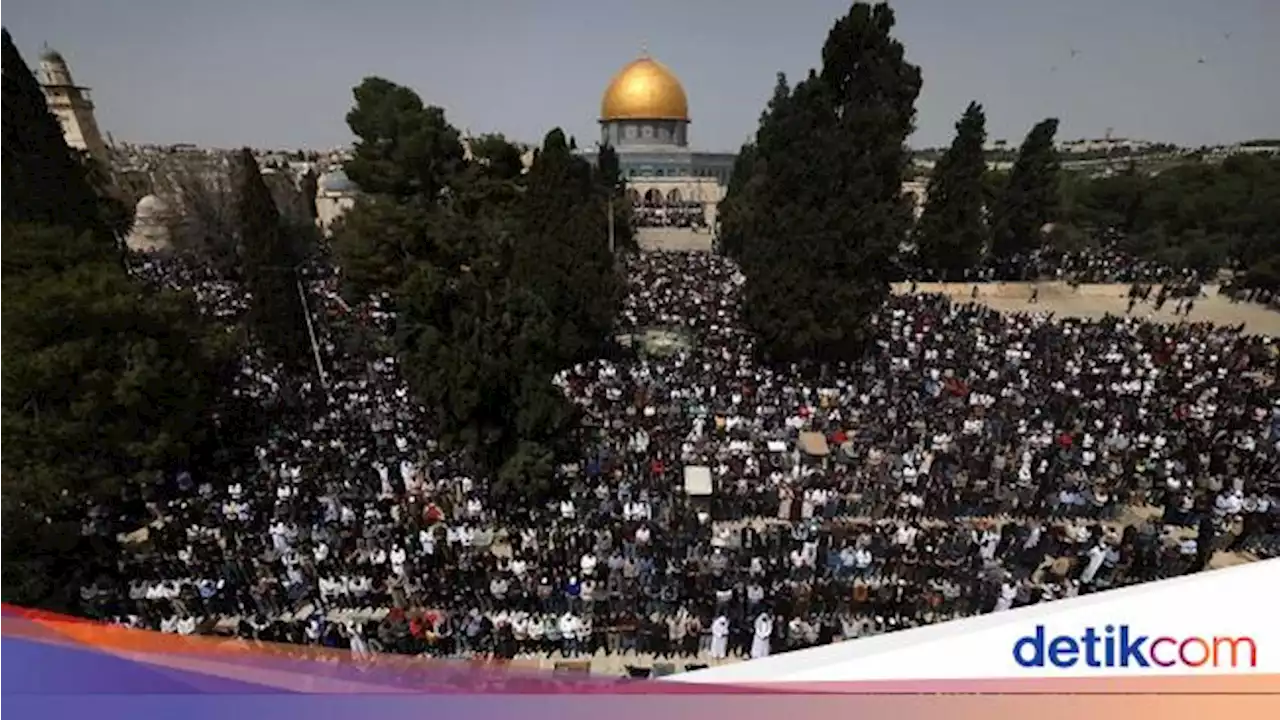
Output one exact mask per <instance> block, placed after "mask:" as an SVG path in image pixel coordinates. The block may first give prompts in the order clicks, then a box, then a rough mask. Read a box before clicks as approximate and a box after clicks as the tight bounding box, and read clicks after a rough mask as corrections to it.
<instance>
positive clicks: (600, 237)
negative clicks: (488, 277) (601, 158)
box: [512, 129, 622, 363]
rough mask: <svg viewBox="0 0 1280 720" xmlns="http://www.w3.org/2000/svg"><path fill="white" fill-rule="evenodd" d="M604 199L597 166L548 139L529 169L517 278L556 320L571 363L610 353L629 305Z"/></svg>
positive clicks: (562, 353) (562, 351)
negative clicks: (616, 322) (621, 306)
mask: <svg viewBox="0 0 1280 720" xmlns="http://www.w3.org/2000/svg"><path fill="white" fill-rule="evenodd" d="M602 195H603V193H602V192H600V191H599V190H598V186H597V184H596V183H595V179H594V178H593V176H592V170H591V166H590V165H589V164H588V163H587V162H586V161H585V160H583V159H582V158H580V157H578V156H577V155H574V154H573V153H572V152H571V151H570V148H569V145H568V144H567V143H566V142H565V137H564V133H563V132H561V131H560V130H559V129H555V130H552V131H551V132H550V133H548V134H547V137H546V140H545V142H544V143H543V146H542V150H541V151H540V152H539V153H538V156H537V158H536V159H535V160H534V162H533V167H532V168H531V169H530V170H529V178H528V187H527V188H526V190H525V194H524V201H523V208H522V211H521V225H520V227H521V231H520V238H519V241H518V242H517V243H516V245H515V249H514V257H513V263H512V272H513V276H514V278H515V279H516V281H517V282H519V283H520V284H521V285H522V286H523V287H525V288H527V289H529V290H530V291H531V292H533V293H534V294H535V295H537V296H538V297H540V298H541V299H542V301H543V302H544V303H545V304H546V307H547V309H548V310H549V311H550V313H551V315H552V317H553V318H554V324H553V331H552V332H553V335H554V336H555V337H556V338H557V342H556V350H557V356H558V358H559V359H560V361H561V362H563V363H569V362H573V361H577V360H580V359H583V358H584V357H588V356H590V355H591V354H594V353H595V352H597V351H599V350H600V349H601V348H602V347H603V346H604V344H605V342H607V340H608V338H609V335H610V330H611V328H612V324H613V316H614V314H615V313H616V312H617V305H618V303H619V302H620V301H621V299H622V284H621V281H620V279H619V277H618V275H617V273H616V272H615V270H614V265H613V260H614V259H613V256H612V254H610V252H609V246H608V215H607V208H606V202H605V198H604V197H602Z"/></svg>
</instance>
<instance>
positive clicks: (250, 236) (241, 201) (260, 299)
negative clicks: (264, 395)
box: [235, 148, 310, 366]
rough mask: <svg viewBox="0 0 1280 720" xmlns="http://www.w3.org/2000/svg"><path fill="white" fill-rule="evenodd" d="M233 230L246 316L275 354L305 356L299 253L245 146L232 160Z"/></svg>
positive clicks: (296, 359)
mask: <svg viewBox="0 0 1280 720" xmlns="http://www.w3.org/2000/svg"><path fill="white" fill-rule="evenodd" d="M235 193H236V200H235V203H236V220H237V230H238V232H237V234H238V236H239V237H238V239H239V243H240V255H241V257H242V258H243V262H244V276H245V281H246V284H247V285H248V288H249V292H250V294H251V296H252V297H251V300H250V303H251V304H250V309H249V318H250V322H251V323H252V325H253V327H254V329H255V331H256V333H257V335H258V336H259V337H260V338H261V339H262V341H263V342H264V344H265V345H266V346H267V347H268V348H269V349H270V350H271V351H272V353H273V354H274V355H275V357H276V358H277V359H279V360H280V361H281V362H284V363H286V364H289V365H294V366H300V365H302V364H303V363H305V362H306V358H307V349H308V347H309V342H310V341H309V339H308V337H307V328H306V322H307V321H306V315H305V312H306V310H305V309H304V308H303V306H302V298H301V297H300V295H299V292H298V282H299V274H298V273H299V269H300V268H299V265H300V264H301V260H302V258H301V256H300V254H299V253H298V252H297V248H296V247H295V246H294V243H293V242H292V238H291V237H290V235H289V234H288V233H286V232H284V228H283V225H282V223H281V219H280V213H279V212H278V211H277V210H276V204H275V201H274V200H273V199H272V197H271V190H270V188H268V187H267V184H266V182H265V181H264V180H263V179H262V173H261V171H260V169H259V168H258V161H257V160H256V159H255V158H254V157H253V152H252V151H250V150H249V149H248V148H245V149H243V150H241V151H240V154H239V156H238V157H237V158H236V165H235Z"/></svg>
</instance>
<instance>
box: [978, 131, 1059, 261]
mask: <svg viewBox="0 0 1280 720" xmlns="http://www.w3.org/2000/svg"><path fill="white" fill-rule="evenodd" d="M1057 132H1058V120H1057V119H1056V118H1048V119H1046V120H1042V121H1040V122H1039V123H1037V124H1036V126H1035V127H1033V128H1031V132H1030V133H1028V134H1027V137H1026V139H1025V140H1023V141H1022V147H1021V148H1019V149H1018V159H1017V161H1015V162H1014V164H1013V170H1012V171H1011V172H1010V173H1009V179H1008V181H1007V182H1006V183H1005V186H1004V189H1003V191H1002V192H1001V194H1000V197H999V200H998V202H997V203H996V209H995V212H994V213H993V223H992V227H991V246H992V252H993V253H994V254H995V255H996V256H998V257H1010V256H1012V255H1016V254H1018V253H1026V252H1030V251H1032V250H1036V249H1038V248H1039V247H1040V241H1041V228H1043V227H1044V225H1045V223H1047V222H1049V221H1051V220H1053V219H1054V217H1055V215H1056V213H1057V209H1058V202H1059V197H1058V182H1059V174H1060V166H1059V162H1058V152H1057V150H1056V149H1055V148H1054V146H1053V136H1054V134H1056V133H1057Z"/></svg>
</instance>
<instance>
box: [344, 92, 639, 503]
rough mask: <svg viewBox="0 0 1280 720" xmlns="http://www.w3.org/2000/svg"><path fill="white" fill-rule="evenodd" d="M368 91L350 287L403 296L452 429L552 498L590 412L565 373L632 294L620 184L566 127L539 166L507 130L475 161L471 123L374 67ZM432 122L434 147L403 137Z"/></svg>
mask: <svg viewBox="0 0 1280 720" xmlns="http://www.w3.org/2000/svg"><path fill="white" fill-rule="evenodd" d="M356 98H357V106H356V108H355V109H353V110H352V111H351V113H350V114H349V115H348V119H349V121H350V124H351V129H352V131H353V132H355V133H356V134H357V135H358V136H359V137H360V141H359V143H358V146H359V147H360V148H362V150H360V151H358V152H357V160H358V161H357V160H353V161H352V162H350V163H348V165H347V171H348V174H349V175H350V176H351V178H352V180H354V181H355V182H357V183H358V184H359V185H360V186H361V188H362V190H364V191H365V196H364V197H363V198H362V199H361V200H360V201H359V202H358V204H357V205H356V207H355V208H354V209H353V210H352V211H351V212H349V213H348V214H347V215H346V216H345V218H344V220H343V222H342V226H341V227H340V228H339V229H338V230H337V232H336V233H335V238H334V246H335V248H334V249H335V254H336V256H337V258H338V260H339V263H340V264H341V265H342V268H343V277H344V282H345V284H346V286H347V287H346V290H347V292H348V293H349V294H351V295H352V296H353V297H355V298H360V297H364V296H367V295H368V294H369V293H374V292H384V293H388V294H389V295H390V297H391V298H392V301H393V304H394V306H395V308H396V310H397V312H398V318H397V323H396V328H397V330H396V337H395V342H396V346H397V348H398V351H399V354H400V356H401V360H402V366H403V367H404V368H405V371H406V374H407V379H408V380H409V383H410V387H411V388H412V390H413V392H414V394H415V396H416V397H417V399H418V401H419V402H421V403H422V405H423V406H424V407H426V408H427V410H428V413H429V414H431V415H432V416H433V420H434V423H433V424H434V426H435V427H436V428H437V429H438V430H439V432H440V433H441V434H442V437H443V439H444V440H445V441H446V443H448V444H450V445H451V446H453V447H459V448H463V449H466V450H467V451H469V453H470V454H471V457H472V458H473V459H474V460H475V461H477V463H478V464H479V466H480V467H481V468H482V469H484V470H486V471H487V472H490V473H492V475H493V477H494V478H496V481H497V487H496V492H498V493H500V494H502V493H511V494H514V495H517V496H519V497H520V498H523V499H526V500H529V501H534V500H537V499H539V498H541V497H542V496H544V494H545V493H547V492H548V491H550V490H552V487H551V484H550V481H551V478H552V475H553V471H554V467H555V463H556V459H557V458H558V457H560V456H561V455H562V454H564V453H565V451H566V450H567V449H568V443H569V441H570V440H571V437H572V433H571V430H572V428H573V427H574V422H573V420H574V412H573V408H572V406H571V405H570V404H569V403H568V402H567V401H566V400H565V398H564V397H563V396H562V395H561V394H560V392H559V390H558V389H557V388H555V387H554V385H552V383H551V376H552V375H553V374H554V373H555V372H556V371H557V370H559V369H560V368H561V367H562V364H563V363H564V362H567V361H568V359H571V358H576V357H580V356H582V355H584V354H587V353H589V352H590V351H592V350H594V349H596V348H598V347H599V346H600V345H602V344H603V343H604V342H605V341H606V339H607V337H608V332H609V329H610V327H611V325H612V320H613V312H614V308H615V307H616V301H617V298H618V297H619V296H620V283H619V282H618V279H617V277H616V276H615V274H614V270H613V258H612V256H611V255H610V254H609V252H608V247H607V237H606V233H607V213H606V207H607V199H608V190H607V189H606V186H610V185H612V184H611V183H609V182H608V181H606V180H604V179H603V178H602V177H601V175H600V173H599V172H598V171H593V170H592V168H591V166H590V164H589V163H587V162H586V161H585V160H583V159H582V158H580V157H577V156H576V155H574V154H573V153H572V151H571V149H570V143H569V142H568V140H566V138H565V137H564V135H563V133H560V132H558V131H556V132H554V133H552V134H551V135H549V136H548V138H547V143H546V147H544V148H543V150H542V152H540V153H538V156H537V160H536V161H535V163H534V166H533V168H532V169H531V170H530V171H529V172H528V173H526V172H525V171H524V166H523V164H522V162H521V151H520V150H519V149H518V148H516V147H515V146H513V145H511V144H510V143H508V142H507V141H506V140H505V139H504V138H502V137H501V136H497V135H491V136H482V137H480V138H476V139H474V140H473V141H471V143H470V150H471V158H472V160H471V162H465V161H462V160H461V157H462V156H461V150H460V148H461V146H460V145H458V144H457V137H458V134H457V132H456V131H455V130H454V129H453V128H451V127H449V126H448V124H447V122H445V119H444V116H443V113H438V112H436V111H434V110H432V109H427V110H423V109H422V107H421V102H420V101H418V100H417V96H416V95H413V93H412V91H409V90H407V89H404V88H399V87H397V86H394V85H391V84H390V83H386V81H374V80H369V81H366V82H365V83H364V85H362V86H361V87H360V88H357V91H356ZM370 118H377V122H371V121H370V120H369V119H370ZM424 128H429V130H427V129H424ZM422 135H425V136H429V137H430V138H432V140H431V141H430V142H425V143H421V142H419V143H417V145H416V147H418V148H419V149H420V152H419V151H415V152H413V153H403V152H400V151H399V150H398V149H399V148H402V147H406V146H409V145H414V143H415V142H416V141H415V140H414V138H416V137H418V136H422ZM423 168H429V169H430V172H428V173H426V174H425V175H424V174H423V173H422V172H421V170H422V169H423ZM441 190H443V191H444V192H441ZM614 192H618V190H616V189H615V190H614Z"/></svg>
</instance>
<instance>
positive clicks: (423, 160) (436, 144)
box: [345, 77, 464, 200]
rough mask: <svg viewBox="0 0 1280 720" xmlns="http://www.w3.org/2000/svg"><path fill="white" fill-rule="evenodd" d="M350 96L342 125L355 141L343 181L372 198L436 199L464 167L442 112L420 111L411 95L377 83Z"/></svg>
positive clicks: (458, 141) (453, 132)
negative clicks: (352, 100)
mask: <svg viewBox="0 0 1280 720" xmlns="http://www.w3.org/2000/svg"><path fill="white" fill-rule="evenodd" d="M354 95H355V99H356V104H355V107H354V108H352V109H351V112H349V113H347V125H348V126H350V127H351V132H353V133H355V135H356V136H357V137H358V138H360V139H359V140H358V141H357V142H356V145H355V156H354V157H353V158H352V159H351V160H350V161H348V162H347V164H346V166H345V170H346V172H347V177H349V178H351V180H352V182H354V183H355V184H356V185H357V186H358V187H359V188H360V189H361V190H363V191H365V192H368V193H372V194H375V195H390V196H392V197H397V198H407V197H412V196H421V197H424V198H427V199H428V200H434V199H436V198H437V197H438V196H439V194H440V192H441V191H442V190H444V189H445V188H446V187H448V185H449V182H450V181H451V180H453V179H454V178H456V177H457V175H458V173H459V172H460V171H461V169H462V166H463V164H464V161H463V150H462V143H461V135H459V133H458V131H457V129H455V128H454V127H452V126H451V125H449V123H448V122H447V121H446V120H445V117H444V110H441V109H440V108H438V107H424V106H423V104H422V100H421V98H419V97H418V94H417V93H415V92H414V91H412V90H410V89H409V88H407V87H404V86H401V85H396V84H395V83H392V82H390V81H388V80H384V79H382V78H377V77H370V78H365V80H364V82H362V83H360V85H358V86H357V87H356V88H355V90H354Z"/></svg>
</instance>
